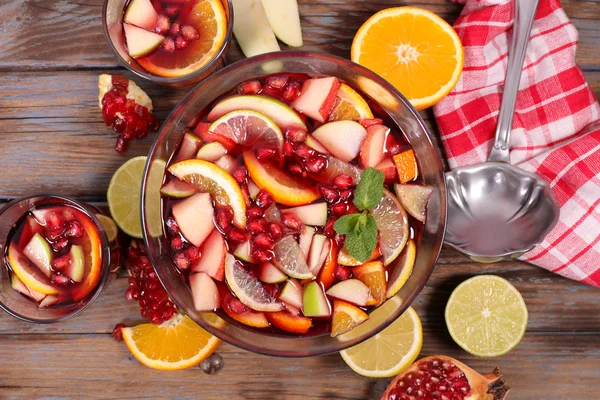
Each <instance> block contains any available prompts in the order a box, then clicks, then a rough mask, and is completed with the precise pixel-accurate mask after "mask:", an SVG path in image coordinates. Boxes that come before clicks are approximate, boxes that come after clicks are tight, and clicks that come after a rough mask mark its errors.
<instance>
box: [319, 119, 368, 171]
mask: <svg viewBox="0 0 600 400" xmlns="http://www.w3.org/2000/svg"><path fill="white" fill-rule="evenodd" d="M313 136H314V138H315V139H317V140H318V141H319V142H320V143H321V144H322V145H323V146H325V148H326V149H327V150H329V151H330V152H331V154H333V155H334V156H335V157H337V158H339V159H340V160H341V161H344V162H350V161H352V160H354V159H355V158H356V156H357V155H358V152H359V151H360V148H361V146H362V144H363V141H364V140H365V137H366V136H367V130H366V129H365V128H364V127H363V126H362V125H361V124H359V123H358V122H355V121H349V120H344V121H334V122H329V123H327V124H325V125H321V126H320V127H319V128H317V129H316V130H315V131H314V132H313Z"/></svg>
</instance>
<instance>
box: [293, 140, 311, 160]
mask: <svg viewBox="0 0 600 400" xmlns="http://www.w3.org/2000/svg"><path fill="white" fill-rule="evenodd" d="M294 153H296V155H297V156H298V157H300V158H303V159H308V158H311V157H312V156H314V155H315V150H314V149H312V148H310V147H308V146H307V145H305V144H304V143H298V144H296V147H295V148H294Z"/></svg>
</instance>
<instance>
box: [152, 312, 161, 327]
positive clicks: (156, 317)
mask: <svg viewBox="0 0 600 400" xmlns="http://www.w3.org/2000/svg"><path fill="white" fill-rule="evenodd" d="M150 322H152V323H153V324H154V325H160V324H162V323H163V322H164V321H163V320H162V318H161V315H160V313H158V312H153V313H152V314H150Z"/></svg>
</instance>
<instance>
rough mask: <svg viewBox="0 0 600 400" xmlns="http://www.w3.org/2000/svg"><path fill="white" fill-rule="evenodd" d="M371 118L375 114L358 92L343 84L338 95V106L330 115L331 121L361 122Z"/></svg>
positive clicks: (336, 105)
mask: <svg viewBox="0 0 600 400" xmlns="http://www.w3.org/2000/svg"><path fill="white" fill-rule="evenodd" d="M371 118H373V113H372V112H371V108H370V107H369V105H368V104H367V102H366V101H365V99H363V98H362V96H361V95H360V94H358V93H357V92H356V90H354V89H352V88H351V87H350V86H348V85H346V84H345V83H342V84H341V85H340V88H339V90H338V93H337V99H336V104H335V106H334V107H333V110H332V111H331V114H329V120H330V121H341V120H345V119H351V120H354V121H359V120H361V119H371Z"/></svg>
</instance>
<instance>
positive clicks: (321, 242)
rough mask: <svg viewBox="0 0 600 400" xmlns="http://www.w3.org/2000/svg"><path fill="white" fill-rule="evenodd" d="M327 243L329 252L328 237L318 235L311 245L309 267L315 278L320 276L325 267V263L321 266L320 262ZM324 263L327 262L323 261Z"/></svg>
mask: <svg viewBox="0 0 600 400" xmlns="http://www.w3.org/2000/svg"><path fill="white" fill-rule="evenodd" d="M325 243H327V250H329V242H328V240H327V236H325V235H321V234H320V233H318V234H316V235H315V236H313V240H312V243H311V244H310V251H309V253H308V267H309V268H310V270H311V272H312V273H313V275H315V276H316V275H318V274H319V270H320V269H321V266H322V265H323V263H321V265H319V260H320V258H321V253H322V251H323V247H324V246H325ZM323 261H325V260H324V259H323Z"/></svg>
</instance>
